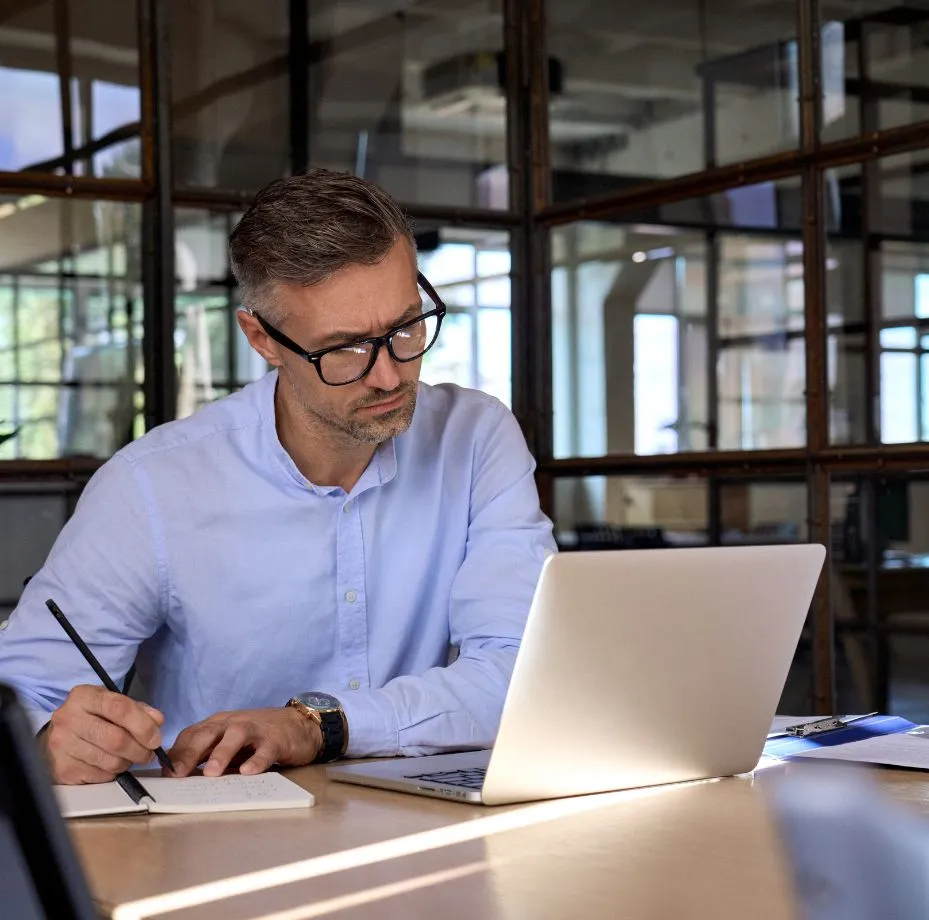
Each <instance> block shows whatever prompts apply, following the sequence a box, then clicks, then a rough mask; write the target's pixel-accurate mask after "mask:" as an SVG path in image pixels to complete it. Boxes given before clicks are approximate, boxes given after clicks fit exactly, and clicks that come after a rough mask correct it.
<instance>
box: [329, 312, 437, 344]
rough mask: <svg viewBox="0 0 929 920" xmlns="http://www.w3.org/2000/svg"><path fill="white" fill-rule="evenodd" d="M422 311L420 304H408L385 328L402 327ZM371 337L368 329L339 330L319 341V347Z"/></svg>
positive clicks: (371, 334) (371, 333)
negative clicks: (360, 330) (361, 330)
mask: <svg viewBox="0 0 929 920" xmlns="http://www.w3.org/2000/svg"><path fill="white" fill-rule="evenodd" d="M422 309H423V305H422V304H421V303H415V304H410V305H409V306H408V307H407V308H406V310H404V312H403V313H402V315H401V316H399V317H398V318H397V319H395V320H394V321H393V322H391V324H390V325H389V326H388V327H387V328H388V329H395V328H396V327H397V326H402V325H403V324H404V323H405V322H408V321H409V320H411V319H415V318H416V316H417V314H419V313H421V312H422ZM373 335H374V333H373V332H372V331H371V330H370V329H368V330H365V331H363V332H359V331H358V330H354V331H349V330H344V329H340V330H337V331H335V332H330V333H329V335H327V336H326V337H325V338H323V339H321V340H320V345H319V347H320V348H325V347H326V346H327V345H335V344H337V343H339V342H344V343H345V344H346V345H347V344H349V343H351V342H357V341H358V340H359V339H370V338H372V337H373Z"/></svg>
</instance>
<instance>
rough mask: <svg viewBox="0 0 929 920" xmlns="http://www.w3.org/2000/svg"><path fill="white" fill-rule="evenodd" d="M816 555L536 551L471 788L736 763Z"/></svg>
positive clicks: (738, 768)
mask: <svg viewBox="0 0 929 920" xmlns="http://www.w3.org/2000/svg"><path fill="white" fill-rule="evenodd" d="M824 558H825V549H824V548H823V547H822V546H819V545H815V544H803V545H790V546H752V547H712V548H710V547H702V548H694V549H668V550H662V549H653V550H618V551H617V550H614V551H597V552H583V553H581V552H575V553H562V554H560V555H557V556H554V557H552V558H550V559H548V560H547V561H546V563H545V566H544V568H543V571H542V576H541V578H540V580H539V584H538V586H537V588H536V593H535V597H534V599H533V602H532V608H531V611H530V614H529V619H528V622H527V625H526V632H525V635H524V636H523V640H522V645H521V648H520V652H519V655H518V656H517V660H516V665H515V668H514V671H513V676H512V679H511V681H510V686H509V692H508V694H507V698H506V703H505V705H504V708H503V714H502V717H501V722H500V729H499V733H498V735H497V740H496V743H495V745H494V749H493V753H492V755H491V758H490V764H489V766H488V769H487V776H486V779H485V782H484V786H483V789H482V798H483V801H484V802H485V803H486V804H488V805H492V804H502V803H506V802H518V801H528V800H534V799H545V798H554V797H558V796H565V795H579V794H583V793H591V792H603V791H607V790H613V789H626V788H634V787H638V786H648V785H655V784H658V783H669V782H680V781H683V780H691V779H700V778H704V777H712V776H725V775H731V774H734V773H742V772H747V771H749V770H752V769H753V768H754V767H755V765H756V763H757V762H758V758H759V757H760V755H761V750H762V747H763V745H764V742H765V737H766V735H767V732H768V729H769V727H770V725H771V719H772V717H773V715H774V713H775V711H776V709H777V704H778V700H779V699H780V695H781V692H782V690H783V687H784V683H785V681H786V679H787V672H788V670H789V667H790V663H791V661H792V659H793V654H794V651H795V649H796V646H797V642H798V640H799V637H800V631H801V629H802V626H803V622H804V620H805V618H806V615H807V611H808V609H809V606H810V602H811V600H812V597H813V592H814V590H815V587H816V583H817V580H818V578H819V574H820V570H821V568H822V564H823V560H824Z"/></svg>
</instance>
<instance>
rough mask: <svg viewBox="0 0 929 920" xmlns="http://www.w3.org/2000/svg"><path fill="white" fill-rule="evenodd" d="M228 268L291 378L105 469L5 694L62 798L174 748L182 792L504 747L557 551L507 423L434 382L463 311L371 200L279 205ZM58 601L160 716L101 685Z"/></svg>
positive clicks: (325, 182) (314, 192)
mask: <svg viewBox="0 0 929 920" xmlns="http://www.w3.org/2000/svg"><path fill="white" fill-rule="evenodd" d="M230 251H231V257H232V267H233V271H234V273H235V276H236V279H237V280H238V282H239V285H240V288H241V294H242V302H243V304H244V305H245V307H246V309H243V310H242V311H240V312H239V314H238V321H239V326H240V328H241V329H242V332H243V333H244V334H245V336H246V337H247V339H248V341H249V344H250V345H251V346H252V347H253V348H254V349H255V350H256V351H258V353H259V354H261V355H262V357H264V358H265V359H266V360H267V361H268V362H269V364H271V365H272V366H273V368H274V370H273V371H272V372H271V373H270V374H268V375H267V376H266V377H264V378H263V379H261V380H259V381H258V382H257V383H254V384H252V385H250V386H248V387H246V388H245V389H244V390H242V391H241V392H239V393H236V394H234V395H232V396H230V397H227V398H226V399H223V400H220V401H218V402H216V403H213V404H211V405H209V406H207V407H206V408H204V409H202V410H201V411H200V412H198V413H197V414H196V415H195V416H193V417H192V418H189V419H185V420H183V421H178V422H172V423H170V424H167V425H164V426H162V427H160V428H158V429H157V430H155V431H153V432H151V433H149V434H148V435H146V436H145V437H143V438H141V439H140V440H138V441H136V442H134V443H132V444H130V445H128V446H127V447H125V448H124V449H123V450H121V451H119V452H118V453H117V454H116V455H115V456H114V457H113V458H112V459H111V460H110V461H109V462H107V463H106V464H105V465H104V466H103V467H102V468H101V469H100V471H99V472H98V473H97V474H96V475H95V476H94V477H93V479H92V480H91V482H90V483H89V484H88V486H87V488H86V489H85V491H84V494H83V496H82V498H81V501H80V503H79V505H78V508H77V511H76V513H75V515H74V517H73V518H72V519H71V520H70V521H69V523H68V524H67V525H66V526H65V528H64V529H63V530H62V533H61V535H60V537H59V539H58V541H57V542H56V544H55V546H54V548H53V549H52V551H51V553H50V555H49V558H48V561H47V562H46V564H45V566H44V567H43V568H42V569H41V571H39V572H38V573H37V574H36V576H35V577H34V578H33V579H32V581H31V582H30V583H29V585H28V587H27V588H26V590H25V592H24V593H23V596H22V599H21V601H20V604H19V606H18V607H17V609H16V610H15V611H14V612H13V614H12V616H11V618H10V619H9V621H8V622H7V624H6V627H7V628H5V629H4V630H3V631H2V632H0V680H3V681H6V682H8V683H10V684H12V685H13V686H14V687H15V688H16V689H17V690H18V691H19V693H20V695H21V697H22V699H23V702H24V703H25V704H26V705H27V706H28V707H29V708H30V710H31V713H32V716H33V718H34V721H35V727H36V730H37V731H41V732H42V737H43V739H44V742H45V744H46V747H47V751H48V757H49V761H50V764H51V767H52V771H53V774H54V777H55V779H56V781H58V782H61V783H94V782H104V781H107V780H110V779H112V778H113V777H114V776H115V775H116V774H117V773H119V772H120V771H122V770H124V769H126V768H128V767H129V766H131V765H132V764H139V763H149V762H150V761H151V759H152V752H153V750H154V749H155V748H156V747H157V746H158V745H159V744H161V743H164V744H171V743H172V742H173V747H172V748H171V749H170V750H169V752H168V753H169V756H170V757H171V758H172V760H173V762H174V767H175V774H176V775H181V776H183V775H187V774H189V773H190V772H191V771H192V770H194V769H195V768H196V767H197V766H198V765H200V764H203V763H204V762H206V764H205V766H204V769H203V772H204V773H205V774H207V775H209V776H215V775H218V774H220V773H222V772H224V771H226V770H227V769H236V768H238V769H239V770H240V771H241V772H242V773H258V772H261V771H262V770H265V769H267V768H268V767H269V766H271V765H272V764H274V763H279V764H283V765H299V764H305V763H311V762H313V761H326V760H331V759H333V758H334V757H337V756H340V755H341V754H346V755H347V756H350V757H363V756H370V755H394V754H406V755H413V754H423V753H432V752H437V751H443V750H449V749H454V748H469V747H474V748H477V747H486V746H489V745H490V744H491V743H492V741H493V738H494V735H495V733H496V730H497V724H498V720H499V715H500V710H501V707H502V704H503V698H504V695H505V692H506V687H507V683H508V680H509V677H510V673H511V670H512V666H513V661H514V657H515V654H516V651H517V648H518V646H519V642H520V638H521V635H522V631H523V627H524V624H525V620H526V615H527V613H528V609H529V604H530V601H531V597H532V594H533V590H534V587H535V583H536V581H537V579H538V576H539V572H540V570H541V566H542V562H543V560H544V558H545V556H546V555H547V554H549V553H551V552H552V551H553V550H554V546H553V543H552V537H551V524H550V522H549V521H548V520H547V519H546V518H545V517H544V516H543V515H542V513H541V511H540V510H539V502H538V495H537V492H536V489H535V485H534V481H533V471H534V463H533V460H532V458H531V456H530V454H529V452H528V450H527V448H526V444H525V441H524V439H523V437H522V434H521V432H520V431H519V428H518V426H517V424H516V421H515V419H514V418H513V416H512V415H511V414H510V413H509V412H508V411H507V410H506V409H505V408H504V407H503V406H502V405H501V404H500V403H499V402H497V401H496V400H494V399H492V398H491V397H489V396H486V395H484V394H481V393H477V392H474V391H469V390H464V389H461V388H459V387H456V386H453V385H442V386H437V387H429V386H426V385H423V384H419V383H418V380H419V373H420V367H421V363H422V355H423V354H424V352H425V351H427V350H428V349H429V348H430V347H431V345H432V344H433V342H434V341H435V338H436V336H437V335H438V332H439V328H440V326H441V322H442V317H443V316H444V312H445V308H444V306H443V305H442V303H441V301H440V300H439V298H438V296H437V295H436V294H435V292H434V291H433V290H432V288H431V287H430V286H429V284H428V281H426V279H424V278H422V276H420V277H419V287H421V288H422V291H423V294H421V293H420V290H419V288H418V286H417V271H416V260H415V243H414V240H413V235H412V232H411V229H410V225H409V223H408V221H407V219H406V218H405V216H404V215H403V213H402V212H401V211H400V209H399V208H398V207H397V205H396V203H395V202H394V201H393V200H392V199H391V198H390V197H389V196H388V195H386V194H385V193H384V192H383V191H382V190H380V189H379V188H377V187H376V186H374V185H372V184H370V183H368V182H365V181H363V180H361V179H357V178H355V177H352V176H349V175H342V174H338V173H334V172H330V171H327V170H315V171H313V172H311V173H309V174H307V175H305V176H297V177H293V178H289V179H284V180H280V181H278V182H275V183H272V184H271V185H270V186H268V187H267V188H266V189H264V190H263V191H262V192H261V193H259V195H258V196H257V198H256V199H255V202H254V204H253V205H252V207H251V208H249V210H248V212H247V213H246V215H245V216H244V217H243V218H242V220H241V222H240V223H239V224H238V226H237V227H236V229H235V231H234V233H233V234H232V238H231V248H230ZM424 297H425V299H426V301H427V302H426V303H425V304H424V303H423V299H424ZM48 598H53V599H54V600H55V601H57V602H58V604H59V605H60V606H61V607H62V609H63V610H64V612H65V613H66V614H67V615H68V616H69V618H70V619H71V621H72V623H73V625H74V626H75V628H76V629H77V631H78V633H79V634H80V635H81V636H82V637H83V639H84V640H85V642H87V644H88V645H89V646H90V648H91V649H92V650H93V651H94V653H95V654H96V656H97V657H98V658H99V659H100V661H101V663H102V664H103V666H104V668H105V669H106V670H107V671H108V672H109V673H110V675H111V676H112V677H113V678H114V679H115V680H116V681H117V682H119V681H120V680H121V679H122V678H123V676H124V675H125V674H126V673H127V672H128V671H129V669H130V667H131V666H132V664H133V662H136V664H137V669H138V671H137V672H138V675H139V677H140V678H141V680H142V683H143V685H144V687H145V688H146V691H147V694H148V698H149V699H150V701H151V703H152V704H153V705H151V706H149V705H146V704H143V703H140V702H136V701H135V700H131V699H129V698H128V697H124V696H121V695H119V694H114V693H110V692H108V691H106V690H104V689H103V688H102V687H100V686H99V685H97V684H96V682H95V680H94V678H93V675H92V672H91V671H90V669H89V667H88V665H87V664H86V662H85V661H84V659H83V658H82V657H81V655H80V654H79V653H78V651H77V649H76V648H75V647H74V646H73V645H71V643H70V642H69V640H68V639H67V637H66V635H65V634H64V632H63V631H62V629H61V628H60V626H59V625H58V623H57V622H55V620H54V619H53V617H52V616H51V615H50V614H49V613H48V612H47V611H46V609H45V606H44V602H45V600H46V599H48ZM449 645H452V646H456V647H457V648H458V650H459V654H458V657H457V660H455V661H454V663H452V664H450V665H449V664H448V647H449Z"/></svg>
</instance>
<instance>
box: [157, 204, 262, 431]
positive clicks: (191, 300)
mask: <svg viewBox="0 0 929 920" xmlns="http://www.w3.org/2000/svg"><path fill="white" fill-rule="evenodd" d="M174 214H175V263H176V264H175V269H176V274H177V293H176V294H175V300H174V308H175V311H176V327H175V336H174V341H175V357H176V360H177V368H178V403H177V417H178V418H185V417H186V416H188V415H190V414H192V413H193V412H195V411H196V410H197V409H199V408H200V407H201V406H203V405H204V404H205V403H208V402H211V401H212V400H214V399H218V398H219V397H220V396H226V395H228V394H229V393H231V392H233V391H234V390H237V389H239V388H240V387H242V386H244V385H245V384H247V383H249V382H251V381H252V380H257V379H258V378H259V377H260V376H261V375H262V374H264V373H265V372H266V371H267V369H268V367H267V364H266V363H265V361H264V359H263V358H262V357H261V356H260V355H259V354H258V353H257V352H255V351H253V350H252V348H251V347H250V346H249V344H248V342H247V341H246V339H245V336H243V335H242V333H241V331H240V330H239V327H238V323H237V322H236V316H235V315H236V312H237V310H238V309H239V299H238V288H237V287H236V285H235V280H234V279H233V277H232V274H231V272H230V269H229V254H228V248H227V247H228V240H229V234H230V233H231V231H232V228H233V227H234V226H235V224H236V221H237V220H238V218H239V215H238V214H234V213H231V212H229V213H215V212H209V211H202V210H195V209H192V208H177V209H176V210H175V212H174Z"/></svg>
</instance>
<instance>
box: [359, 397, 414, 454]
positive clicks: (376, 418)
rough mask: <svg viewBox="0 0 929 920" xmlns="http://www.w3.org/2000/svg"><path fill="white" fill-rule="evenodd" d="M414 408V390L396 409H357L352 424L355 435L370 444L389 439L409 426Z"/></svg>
mask: <svg viewBox="0 0 929 920" xmlns="http://www.w3.org/2000/svg"><path fill="white" fill-rule="evenodd" d="M415 408H416V394H415V392H414V393H411V394H410V396H409V398H408V399H407V400H405V401H404V402H402V403H401V404H400V405H399V406H397V408H396V409H388V410H387V411H385V412H380V413H377V414H373V413H369V412H365V411H363V410H359V411H357V412H356V413H355V419H354V421H355V424H354V425H353V426H352V427H353V428H354V429H355V437H357V438H358V440H360V441H367V442H368V443H372V444H382V443H383V442H384V441H389V440H390V439H391V438H395V437H396V436H397V435H399V434H403V432H404V431H406V430H407V429H408V428H409V427H410V425H411V424H412V422H413V411H414V410H415ZM366 416H367V417H366Z"/></svg>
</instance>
